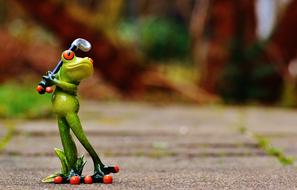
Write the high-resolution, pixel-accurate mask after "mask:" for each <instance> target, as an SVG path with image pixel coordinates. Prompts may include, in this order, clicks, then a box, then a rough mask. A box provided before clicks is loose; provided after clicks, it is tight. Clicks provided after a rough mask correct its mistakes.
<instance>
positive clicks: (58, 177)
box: [54, 176, 63, 184]
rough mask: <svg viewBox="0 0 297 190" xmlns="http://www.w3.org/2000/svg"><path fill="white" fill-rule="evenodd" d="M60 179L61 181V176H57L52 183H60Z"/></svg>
mask: <svg viewBox="0 0 297 190" xmlns="http://www.w3.org/2000/svg"><path fill="white" fill-rule="evenodd" d="M62 181H63V178H62V177H61V176H57V177H55V178H54V183H56V184H59V183H62Z"/></svg>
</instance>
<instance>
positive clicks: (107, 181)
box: [103, 175, 112, 184]
mask: <svg viewBox="0 0 297 190" xmlns="http://www.w3.org/2000/svg"><path fill="white" fill-rule="evenodd" d="M103 183H105V184H111V183H112V176H111V175H105V176H104V177H103Z"/></svg>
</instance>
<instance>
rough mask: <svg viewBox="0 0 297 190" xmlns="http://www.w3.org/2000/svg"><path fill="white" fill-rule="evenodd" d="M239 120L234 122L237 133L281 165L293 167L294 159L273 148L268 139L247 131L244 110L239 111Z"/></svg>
mask: <svg viewBox="0 0 297 190" xmlns="http://www.w3.org/2000/svg"><path fill="white" fill-rule="evenodd" d="M238 113H239V115H238V117H239V119H238V121H237V122H236V125H235V126H236V128H237V130H238V131H239V133H241V134H243V135H245V136H247V137H248V138H250V139H253V140H255V141H256V143H257V145H258V147H259V148H260V149H261V150H263V151H264V152H265V153H266V155H268V156H273V157H275V158H276V159H277V160H278V161H279V162H280V163H281V164H282V165H284V166H286V165H294V161H295V159H294V158H293V157H291V156H287V155H286V154H285V152H284V151H283V150H281V149H280V148H278V147H276V146H273V145H272V144H271V142H270V140H269V139H268V138H265V137H264V136H263V135H260V134H257V133H255V132H252V131H249V130H248V128H247V126H246V113H245V110H243V109H240V110H239V112H238Z"/></svg>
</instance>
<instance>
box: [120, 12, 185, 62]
mask: <svg viewBox="0 0 297 190" xmlns="http://www.w3.org/2000/svg"><path fill="white" fill-rule="evenodd" d="M119 32H120V36H122V38H124V40H126V41H129V42H136V43H137V44H139V46H140V49H141V50H142V51H143V52H144V54H145V55H146V56H147V57H148V58H150V59H152V60H166V59H184V58H187V57H188V56H189V53H190V36H189V32H188V31H187V28H186V26H184V25H183V24H181V23H178V22H174V21H173V20H171V19H169V18H165V17H164V18H160V17H158V18H156V17H146V18H143V19H140V20H138V21H137V22H134V23H132V22H129V21H126V22H122V24H120V31H119Z"/></svg>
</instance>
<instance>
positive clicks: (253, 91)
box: [219, 39, 282, 103]
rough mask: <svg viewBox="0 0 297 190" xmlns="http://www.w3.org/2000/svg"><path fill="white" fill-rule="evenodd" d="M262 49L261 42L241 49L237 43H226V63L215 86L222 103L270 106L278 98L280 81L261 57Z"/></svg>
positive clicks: (234, 41)
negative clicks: (227, 53)
mask: <svg viewBox="0 0 297 190" xmlns="http://www.w3.org/2000/svg"><path fill="white" fill-rule="evenodd" d="M264 47H265V43H264V42H255V43H254V44H252V45H250V46H247V47H245V46H244V44H243V42H242V41H241V40H240V39H234V40H233V41H232V42H231V43H230V45H229V47H228V48H229V52H230V60H229V63H228V65H227V66H226V67H225V68H224V71H223V74H222V75H221V76H220V77H221V79H220V84H219V90H220V94H221V95H222V97H223V98H224V100H225V101H226V102H229V103H245V102H251V101H257V100H260V101H265V102H273V101H275V100H276V99H278V98H279V97H280V95H281V91H282V89H281V88H282V79H281V76H280V75H279V72H278V69H277V67H276V66H275V65H276V64H273V63H271V61H272V60H268V59H267V58H266V57H265V56H263V55H265V52H264ZM263 86H265V87H263Z"/></svg>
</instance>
